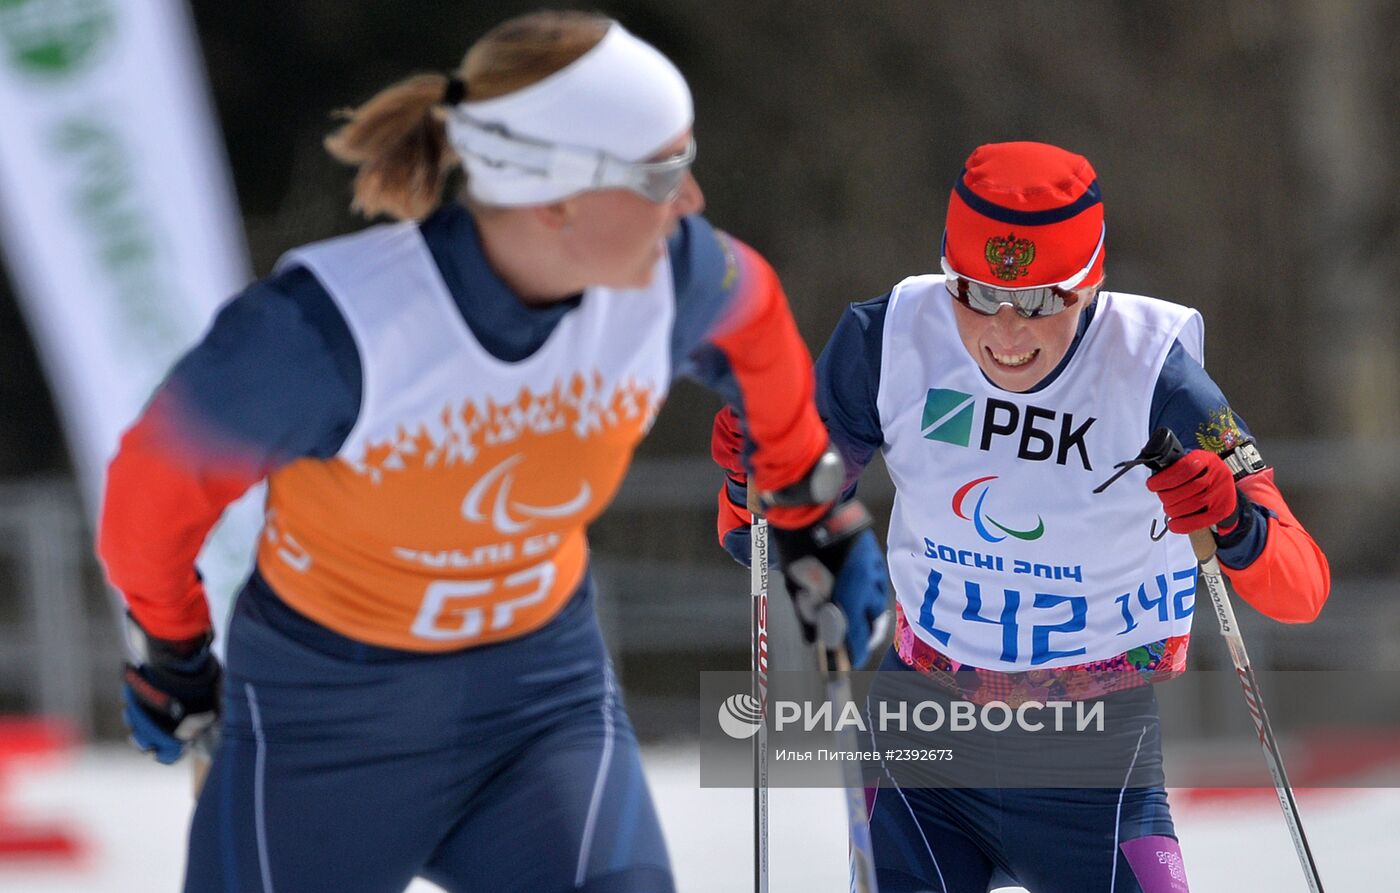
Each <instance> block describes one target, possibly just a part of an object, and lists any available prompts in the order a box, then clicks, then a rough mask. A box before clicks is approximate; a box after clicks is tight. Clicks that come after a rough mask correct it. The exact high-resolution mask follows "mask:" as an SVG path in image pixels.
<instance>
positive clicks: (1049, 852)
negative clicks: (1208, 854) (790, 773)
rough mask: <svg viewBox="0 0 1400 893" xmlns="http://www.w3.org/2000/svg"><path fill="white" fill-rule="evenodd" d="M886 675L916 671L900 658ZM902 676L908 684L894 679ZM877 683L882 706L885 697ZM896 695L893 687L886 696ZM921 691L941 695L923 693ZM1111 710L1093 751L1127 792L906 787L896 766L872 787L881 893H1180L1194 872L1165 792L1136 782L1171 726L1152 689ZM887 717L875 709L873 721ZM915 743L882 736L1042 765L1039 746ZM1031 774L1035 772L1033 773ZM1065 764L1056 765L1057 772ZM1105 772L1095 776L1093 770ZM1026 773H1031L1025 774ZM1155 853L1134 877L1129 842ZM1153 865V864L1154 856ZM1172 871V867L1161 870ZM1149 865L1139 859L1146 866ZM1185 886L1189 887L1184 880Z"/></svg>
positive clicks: (993, 740) (981, 739)
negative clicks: (1019, 890) (1188, 871)
mask: <svg viewBox="0 0 1400 893" xmlns="http://www.w3.org/2000/svg"><path fill="white" fill-rule="evenodd" d="M880 671H881V674H884V673H916V672H918V671H916V670H913V669H911V668H910V667H908V666H907V665H905V664H904V663H903V662H902V661H901V660H900V659H899V657H898V656H897V655H896V654H895V652H894V651H893V650H891V651H890V652H889V654H887V655H886V657H885V660H884V662H883V663H882V664H881V666H880ZM893 678H895V679H897V678H898V677H893ZM876 679H877V681H876V682H875V684H874V687H873V688H872V692H871V698H872V700H876V701H878V699H879V698H880V696H881V683H880V682H879V681H878V680H879V679H880V677H879V676H877V677H876ZM887 690H888V689H887ZM920 690H921V691H925V692H927V691H929V690H931V689H928V688H923V689H920ZM1106 700H1110V701H1111V702H1112V705H1113V709H1111V710H1110V711H1108V716H1110V717H1112V719H1111V720H1110V722H1109V724H1108V725H1109V728H1108V730H1107V733H1106V735H1107V742H1106V743H1103V742H1100V743H1099V744H1097V745H1096V746H1095V747H1094V748H1093V750H1092V757H1090V754H1089V753H1086V754H1085V756H1086V758H1092V759H1096V760H1100V761H1103V764H1104V765H1103V767H1102V768H1103V773H1102V777H1103V778H1104V779H1108V778H1121V779H1123V783H1122V784H1116V783H1115V784H1112V785H1109V786H1092V787H970V786H959V785H957V784H950V785H947V786H940V785H936V784H928V785H922V784H908V783H907V781H906V782H905V783H901V780H900V777H899V773H898V771H897V770H896V769H894V768H892V767H891V768H890V769H889V770H888V771H887V772H886V773H885V774H884V776H883V777H882V778H881V786H880V787H879V788H878V789H873V790H868V791H867V793H866V798H867V802H870V801H871V798H872V797H873V803H872V805H871V812H870V833H871V839H872V845H873V848H874V855H875V865H876V874H877V878H878V881H879V886H880V893H985V891H987V890H988V889H989V888H992V886H993V884H994V883H995V886H1003V885H1006V886H1010V885H1012V884H1016V885H1020V886H1023V887H1025V888H1026V889H1028V890H1030V891H1031V893H1144V891H1145V893H1181V891H1185V890H1186V889H1187V888H1186V880H1185V869H1184V866H1182V865H1181V861H1180V852H1179V849H1177V844H1176V833H1175V829H1174V826H1173V824H1172V817H1171V811H1170V809H1169V808H1168V805H1167V792H1166V790H1165V789H1164V788H1163V787H1162V786H1161V785H1159V784H1151V783H1147V784H1144V783H1140V782H1138V783H1129V782H1128V777H1129V775H1133V776H1135V777H1138V776H1141V775H1143V774H1147V775H1149V776H1151V775H1152V774H1153V773H1154V772H1155V771H1156V770H1157V769H1159V768H1160V764H1161V730H1160V724H1159V720H1158V717H1157V708H1156V696H1155V695H1154V694H1153V692H1152V689H1151V688H1150V687H1143V688H1138V689H1132V690H1129V691H1125V692H1118V693H1116V694H1112V695H1108V696H1107V698H1106ZM876 712H878V711H877V710H872V713H876ZM922 734H924V735H925V737H924V738H923V739H922V740H920V741H917V742H911V741H907V740H906V741H896V740H889V739H886V740H881V737H880V735H879V734H878V733H877V734H876V736H875V738H874V742H873V743H874V747H875V748H876V749H880V748H888V747H891V746H894V747H900V746H904V747H908V746H911V745H912V746H922V747H926V748H940V747H947V748H949V749H951V750H952V751H953V752H954V757H953V758H954V760H962V761H964V762H966V761H968V760H970V759H971V760H982V761H983V762H984V765H986V766H990V767H996V766H998V765H1000V766H1007V767H1009V765H1010V764H1009V761H1016V762H1018V763H1019V764H1020V765H1021V767H1022V768H1026V767H1025V765H1024V764H1025V763H1026V761H1027V760H1034V758H1035V748H1034V747H1030V748H1026V747H1024V746H1019V745H1024V744H1026V743H1030V739H1027V740H1023V741H1021V742H1014V741H1011V742H1010V746H1008V744H1007V742H1009V741H1010V739H1008V738H1007V737H1006V736H1005V735H1004V734H990V733H989V734H981V735H977V734H972V735H967V734H961V733H952V734H946V735H944V736H943V737H942V738H941V739H939V738H936V737H929V736H928V735H927V733H922ZM1031 768H1032V773H1031V774H1034V772H1033V769H1034V767H1031ZM1054 771H1056V770H1055V767H1048V768H1047V769H1046V772H1047V773H1050V772H1054ZM1095 774H1097V773H1095ZM1022 777H1025V776H1024V775H1023V776H1022ZM1132 841H1141V842H1143V843H1145V844H1147V845H1148V846H1149V852H1148V853H1147V856H1148V860H1150V861H1151V862H1152V863H1153V864H1152V866H1151V868H1150V869H1149V870H1144V872H1143V876H1142V877H1141V878H1139V875H1138V874H1137V873H1135V871H1134V868H1133V865H1131V864H1130V863H1129V860H1128V859H1127V857H1126V856H1125V853H1124V851H1123V845H1124V844H1128V846H1129V849H1134V848H1135V847H1134V845H1133V844H1132V843H1131V842H1132ZM1153 857H1155V858H1153ZM1164 862H1165V863H1166V864H1165V865H1164V864H1163V863H1164ZM1142 865H1143V863H1142V862H1140V863H1139V867H1140V868H1141V867H1142ZM1176 879H1179V881H1178V880H1176Z"/></svg>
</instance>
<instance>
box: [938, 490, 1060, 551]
mask: <svg viewBox="0 0 1400 893" xmlns="http://www.w3.org/2000/svg"><path fill="white" fill-rule="evenodd" d="M996 479H997V476H996V475H994V474H989V475H987V476H986V477H980V478H974V479H972V480H970V481H968V482H967V483H966V484H963V485H962V486H961V487H959V488H958V491H957V492H956V493H954V494H953V514H955V515H957V516H958V517H959V518H962V519H963V520H964V521H971V522H972V526H973V527H975V528H976V529H977V535H978V536H980V537H982V539H984V540H986V541H987V542H989V543H999V542H1001V541H1002V540H1004V539H1006V538H1007V537H1008V536H1014V537H1015V538H1016V539H1018V540H1026V541H1027V542H1029V541H1031V540H1038V539H1040V538H1041V537H1042V536H1044V535H1045V519H1044V518H1042V517H1040V515H1039V514H1037V515H1036V516H1035V525H1034V526H1033V527H1027V528H1025V529H1023V530H1017V529H1016V528H1014V527H1008V526H1007V525H1005V524H1003V523H1001V522H1000V521H998V520H997V519H995V518H993V517H992V516H990V515H988V514H987V512H986V502H987V494H988V493H990V492H991V490H992V484H991V482H992V481H994V480H996ZM974 492H976V494H977V498H976V500H975V501H974V500H972V499H971V496H972V494H973V493H974ZM969 502H972V511H971V514H969V513H968V508H967V504H968V503H969ZM991 528H996V529H995V530H993V529H991ZM998 531H1000V533H998Z"/></svg>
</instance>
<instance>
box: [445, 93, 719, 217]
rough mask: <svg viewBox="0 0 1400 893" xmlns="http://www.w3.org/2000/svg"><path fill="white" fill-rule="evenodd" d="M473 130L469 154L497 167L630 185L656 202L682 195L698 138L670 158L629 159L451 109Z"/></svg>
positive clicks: (577, 181)
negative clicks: (512, 130)
mask: <svg viewBox="0 0 1400 893" xmlns="http://www.w3.org/2000/svg"><path fill="white" fill-rule="evenodd" d="M448 114H450V115H452V116H453V118H454V119H455V120H456V121H457V123H458V124H461V125H462V126H463V127H465V128H466V129H468V130H469V131H470V133H471V138H470V140H471V142H470V149H469V150H468V151H469V152H470V154H472V155H473V156H475V157H477V158H479V159H480V160H482V161H483V162H485V163H486V164H489V165H492V166H494V167H513V168H516V169H518V170H523V171H526V172H528V173H531V174H534V175H536V176H539V177H546V178H548V179H550V180H555V181H558V182H560V183H567V184H569V185H571V186H577V187H578V190H579V191H580V192H582V191H585V190H590V189H630V190H631V191H633V192H635V193H637V194H638V195H640V196H641V197H642V198H645V199H646V200H647V201H650V202H652V203H654V204H658V205H664V204H666V203H668V202H671V201H674V200H675V198H676V196H678V195H680V192H681V187H682V186H683V185H684V184H685V176H686V174H687V173H689V172H690V167H691V165H692V164H694V163H695V140H694V139H693V138H692V139H691V140H690V142H688V143H687V144H686V147H685V148H684V149H682V150H681V151H680V152H677V153H676V154H675V155H672V156H670V157H669V158H662V159H660V160H658V161H624V160H623V159H621V158H617V157H615V156H613V155H609V154H608V153H607V152H603V151H601V150H598V149H586V148H583V147H581V146H567V145H563V144H560V143H549V142H545V141H543V140H534V139H530V138H529V137H524V136H518V135H516V134H513V133H510V132H508V131H506V130H505V129H504V128H502V127H501V126H500V125H496V124H485V123H482V122H480V121H477V120H475V119H473V118H471V117H469V116H468V115H467V114H466V113H465V112H463V111H462V110H461V109H460V107H459V108H453V109H451V110H449V112H448Z"/></svg>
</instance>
